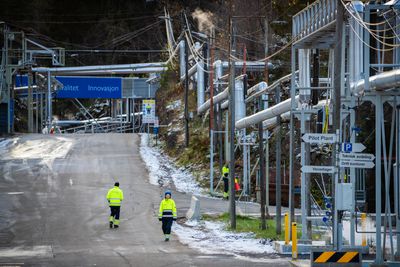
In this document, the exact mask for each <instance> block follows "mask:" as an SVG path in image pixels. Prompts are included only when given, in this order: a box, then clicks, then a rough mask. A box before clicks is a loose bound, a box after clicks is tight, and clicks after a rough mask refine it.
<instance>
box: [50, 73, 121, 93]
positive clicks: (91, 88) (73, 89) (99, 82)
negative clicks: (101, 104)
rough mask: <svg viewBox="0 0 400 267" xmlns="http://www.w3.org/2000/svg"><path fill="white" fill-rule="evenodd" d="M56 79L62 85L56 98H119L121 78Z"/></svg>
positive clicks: (59, 77) (62, 77)
mask: <svg viewBox="0 0 400 267" xmlns="http://www.w3.org/2000/svg"><path fill="white" fill-rule="evenodd" d="M56 79H57V80H58V81H59V82H60V83H62V84H63V87H62V88H59V89H58V90H57V94H56V98H121V97H122V93H121V92H122V90H121V88H122V80H121V78H104V77H64V76H57V77H56Z"/></svg>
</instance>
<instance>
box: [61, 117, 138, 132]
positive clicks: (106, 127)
mask: <svg viewBox="0 0 400 267" xmlns="http://www.w3.org/2000/svg"><path fill="white" fill-rule="evenodd" d="M132 127H133V125H132V123H131V122H126V121H123V122H121V121H116V120H114V121H105V122H101V123H99V122H89V123H85V124H83V125H79V126H75V127H70V128H65V129H62V130H61V133H62V134H65V133H73V134H79V133H82V134H84V133H111V132H115V133H117V132H118V133H126V132H132V129H133V128H132Z"/></svg>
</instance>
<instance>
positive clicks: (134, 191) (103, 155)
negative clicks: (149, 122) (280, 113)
mask: <svg viewBox="0 0 400 267" xmlns="http://www.w3.org/2000/svg"><path fill="white" fill-rule="evenodd" d="M56 138H57V137H55V136H48V135H47V136H44V135H24V136H21V137H20V140H19V146H20V148H21V146H22V147H23V146H24V144H29V142H32V140H35V141H37V142H39V143H40V142H41V141H42V140H49V139H50V140H51V141H53V143H54V148H52V149H51V150H54V151H56V152H57V153H58V152H60V150H62V149H66V148H65V147H63V146H58V143H59V142H58V140H57V139H56ZM63 138H64V141H66V142H67V143H68V142H71V143H72V145H71V147H70V149H68V151H65V152H67V153H64V154H65V155H62V156H57V157H56V158H55V159H51V158H47V159H46V160H43V157H39V156H35V154H34V153H33V154H32V153H31V152H32V151H29V150H27V151H23V152H24V153H25V154H26V155H29V156H27V157H24V156H23V155H22V156H21V155H20V154H18V155H17V156H15V153H14V151H13V147H14V146H11V149H10V150H9V151H7V152H6V153H3V154H2V155H0V266H290V264H289V263H288V261H287V260H282V259H273V258H271V260H268V259H262V260H259V259H254V258H251V257H249V258H243V259H242V258H236V257H233V256H229V255H206V254H200V253H199V252H198V251H196V250H192V249H190V248H189V247H187V246H185V245H183V244H181V243H180V242H179V241H178V240H177V237H176V236H174V235H173V236H172V240H171V241H170V242H164V240H163V236H162V232H161V227H160V223H159V222H158V220H157V215H156V212H157V209H158V204H159V201H160V199H161V198H160V196H161V195H162V188H160V187H157V186H154V185H150V184H149V183H148V173H147V170H146V167H145V165H144V163H143V162H142V160H141V158H140V154H139V143H140V142H139V136H137V135H131V134H96V135H66V136H63ZM61 152H62V151H61ZM49 153H52V151H50V152H49V151H44V152H43V156H44V157H45V158H46V155H47V154H49ZM61 154H62V153H61ZM115 180H118V181H119V182H120V184H121V189H123V191H124V195H125V200H124V202H123V206H122V209H121V227H120V228H119V229H109V228H108V216H109V208H108V205H107V202H106V199H105V196H106V193H107V190H108V189H109V188H111V187H112V186H113V184H114V181H115ZM174 194H175V193H174ZM190 197H191V196H190V195H185V194H178V193H176V202H177V206H178V214H183V213H184V212H185V210H186V209H187V208H188V207H189V201H190ZM215 203H217V204H215ZM221 203H222V204H221ZM224 205H227V202H225V203H224V202H223V201H221V200H219V199H208V200H205V201H204V205H203V211H204V210H211V207H212V206H218V207H221V208H219V209H223V207H225V206H224ZM217 211H218V210H217Z"/></svg>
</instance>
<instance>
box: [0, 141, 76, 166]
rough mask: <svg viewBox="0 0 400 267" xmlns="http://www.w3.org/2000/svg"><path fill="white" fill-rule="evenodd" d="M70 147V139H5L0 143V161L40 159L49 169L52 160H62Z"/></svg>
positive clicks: (71, 143)
mask: <svg viewBox="0 0 400 267" xmlns="http://www.w3.org/2000/svg"><path fill="white" fill-rule="evenodd" d="M72 145H73V142H72V140H71V139H69V138H65V137H59V136H57V137H56V136H54V137H48V136H40V137H39V138H38V137H31V136H23V137H21V138H12V139H6V140H5V141H3V142H1V143H0V159H2V160H13V159H40V160H41V162H42V163H44V164H46V165H48V166H49V167H51V165H52V163H53V161H54V159H56V158H64V157H65V156H66V155H67V153H68V152H69V150H70V149H71V147H72Z"/></svg>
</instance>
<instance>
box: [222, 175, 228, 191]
mask: <svg viewBox="0 0 400 267" xmlns="http://www.w3.org/2000/svg"><path fill="white" fill-rule="evenodd" d="M223 180H224V192H225V193H228V191H229V179H228V178H225V177H224V178H223Z"/></svg>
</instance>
